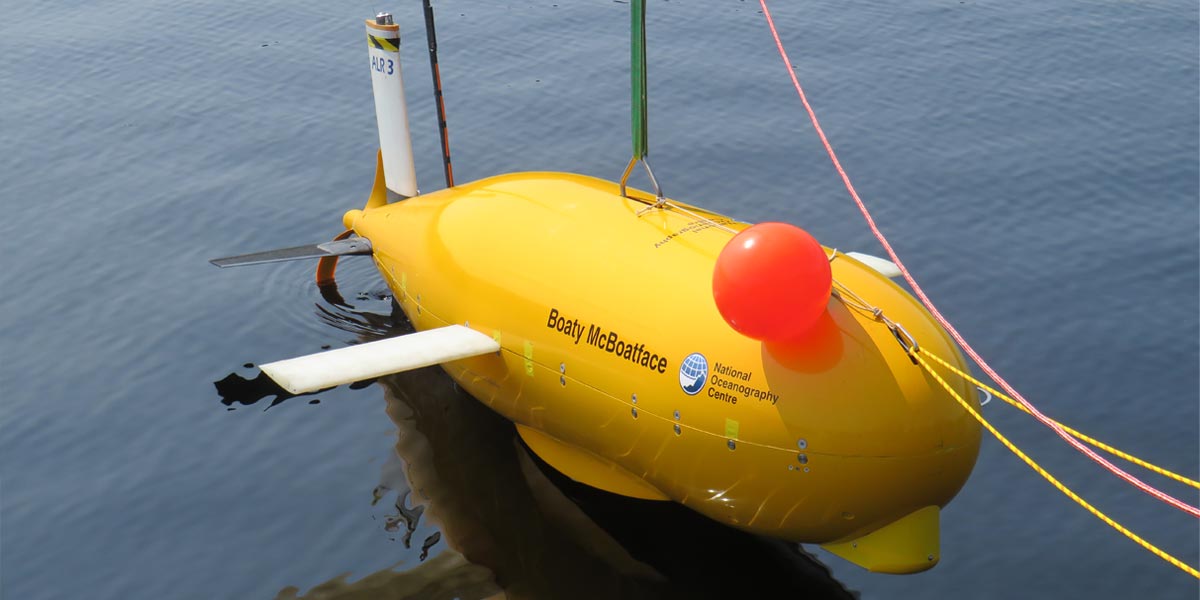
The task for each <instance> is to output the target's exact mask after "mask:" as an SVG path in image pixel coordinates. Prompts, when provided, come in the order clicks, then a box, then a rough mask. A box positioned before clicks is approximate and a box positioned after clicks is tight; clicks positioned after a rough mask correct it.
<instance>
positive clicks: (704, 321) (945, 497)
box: [345, 173, 980, 572]
mask: <svg viewBox="0 0 1200 600" xmlns="http://www.w3.org/2000/svg"><path fill="white" fill-rule="evenodd" d="M373 204H377V203H373ZM676 204H678V203H676ZM680 206H686V205H681V204H680ZM646 208H647V204H646V203H645V202H641V201H637V200H630V199H627V198H622V197H620V196H619V195H618V191H617V185H616V184H615V183H611V182H606V181H601V180H598V179H593V178H589V177H583V176H578V175H569V174H561V173H523V174H512V175H504V176H499V177H493V178H489V179H484V180H481V181H478V182H474V183H470V184H466V185H460V186H458V187H454V188H451V189H447V190H442V191H439V192H435V193H431V194H427V195H424V196H419V197H416V198H411V199H408V200H404V201H402V202H399V203H395V204H388V205H383V206H373V207H372V206H370V205H369V208H368V209H367V210H365V211H351V212H350V213H347V215H346V219H345V220H346V223H347V226H348V227H351V228H352V229H353V230H354V231H355V232H356V233H358V234H359V235H360V236H362V237H365V238H368V239H369V240H370V241H371V243H372V246H373V247H374V256H375V260H376V263H377V266H378V268H379V270H380V272H381V273H382V274H383V276H384V277H385V278H386V280H387V282H388V285H389V286H390V287H391V288H392V290H393V291H394V292H395V296H396V299H397V301H398V302H399V303H400V305H401V307H402V308H403V309H404V311H405V313H406V314H407V315H408V317H409V318H410V319H411V321H412V322H413V324H414V326H415V327H416V328H417V329H418V330H425V329H431V328H436V327H442V326H445V325H449V324H460V325H461V324H467V325H468V326H469V327H471V328H473V329H476V330H478V331H481V332H484V333H486V334H489V335H492V336H493V337H495V338H496V339H497V340H498V341H499V342H500V344H501V348H502V349H501V351H500V352H499V353H497V354H495V355H488V356H482V357H476V358H471V359H465V360H461V361H456V362H453V363H449V364H446V365H445V368H446V371H447V372H448V373H449V374H450V375H451V377H453V378H454V379H455V380H456V381H457V382H458V383H459V384H460V385H462V386H463V387H464V388H465V389H466V390H468V391H469V392H470V393H471V394H472V395H473V396H475V397H476V398H478V399H479V400H480V401H481V402H483V403H485V404H486V405H488V406H489V407H491V408H492V409H493V410H495V411H496V412H498V413H500V414H502V415H503V416H505V417H506V418H508V419H510V420H512V421H513V422H514V423H516V424H517V425H518V430H519V431H520V432H521V434H522V437H523V438H524V439H525V440H526V442H527V443H528V444H529V446H530V447H531V448H532V449H533V450H534V451H535V452H537V453H538V454H539V455H541V456H542V457H543V458H544V459H545V460H547V462H549V463H550V464H551V465H554V466H556V467H557V468H559V469H560V470H562V471H563V472H564V473H566V474H567V475H569V476H571V477H573V478H575V479H578V480H580V481H583V482H585V483H589V484H591V485H595V486H597V487H601V488H604V489H609V490H611V491H615V492H617V493H623V494H626V495H630V496H634V497H641V498H655V499H670V500H673V501H676V502H679V503H681V504H683V505H685V506H688V507H690V508H692V509H694V510H696V511H698V512H700V513H702V514H704V515H707V516H709V517H711V518H713V519H715V520H718V521H720V522H724V523H727V524H729V525H731V526H734V527H738V528H741V529H745V530H748V531H752V532H756V533H762V534H766V535H771V536H775V537H780V538H785V539H789V540H795V541H800V542H810V543H822V544H828V547H829V548H830V549H831V550H833V551H835V552H838V553H839V554H842V555H843V556H846V557H847V558H848V559H850V560H853V561H855V562H857V563H859V564H863V565H864V566H867V567H868V568H872V569H874V570H881V571H889V572H910V571H916V570H923V569H925V568H928V567H929V566H932V565H933V564H935V563H936V562H937V556H936V554H937V552H936V551H937V548H936V546H937V510H938V508H939V507H942V506H945V504H946V503H947V502H949V501H950V500H951V498H953V497H954V495H955V494H956V493H957V492H958V490H959V489H960V488H961V487H962V485H963V484H964V483H965V482H966V479H967V477H968V476H969V474H970V472H971V469H972V468H973V466H974V464H975V459H976V456H977V454H978V450H979V442H980V431H979V427H978V425H977V424H976V423H975V422H974V420H973V419H972V418H971V417H970V416H969V415H967V414H966V413H965V412H963V411H962V410H961V409H960V408H958V407H957V405H956V404H955V402H954V401H953V400H951V399H950V398H949V397H948V396H947V395H946V394H945V392H944V391H942V390H941V388H940V387H939V386H938V384H937V383H936V382H933V381H931V380H930V379H929V378H928V377H927V376H926V375H925V374H924V371H923V370H922V369H920V368H919V367H917V366H915V365H913V363H912V362H911V361H910V359H909V357H908V356H907V354H906V353H905V352H904V350H903V348H902V347H901V346H900V345H899V344H898V343H897V341H896V339H895V338H894V337H893V336H892V334H891V332H890V331H889V330H888V329H887V328H886V327H884V326H882V325H880V324H879V323H878V322H876V321H874V320H873V319H872V318H871V317H870V316H868V315H865V314H864V313H861V312H860V311H855V310H851V309H849V308H847V307H846V306H845V305H843V304H842V303H841V302H840V301H838V300H837V299H831V300H830V302H829V305H828V310H827V312H826V314H825V315H824V316H823V317H822V319H821V320H820V321H819V322H818V324H817V325H816V326H815V327H814V330H813V331H812V332H811V333H810V334H809V335H808V336H807V338H806V339H805V340H804V343H802V344H795V345H792V346H782V347H780V346H776V345H772V344H764V343H762V342H758V341H755V340H752V339H750V338H747V337H745V336H743V335H741V334H739V333H737V332H736V331H734V330H733V329H732V328H730V327H729V326H728V325H727V324H726V322H725V321H724V320H723V319H722V317H721V315H720V314H719V313H718V311H717V308H716V305H715V304H714V301H713V296H712V288H711V285H712V272H713V263H714V261H715V260H716V257H717V255H718V254H719V253H720V251H721V249H722V248H723V247H724V246H725V244H726V242H728V241H729V239H730V238H731V237H732V234H731V233H730V232H729V231H727V230H723V229H722V228H719V227H714V226H712V225H711V224H710V223H709V221H706V220H705V219H710V220H711V221H715V222H717V223H720V224H722V225H724V226H725V227H727V228H729V229H733V230H741V229H744V228H745V227H747V226H748V225H746V224H743V223H738V222H735V221H733V220H732V219H729V218H727V217H722V216H720V215H715V214H712V213H708V212H705V211H701V210H699V209H695V208H693V207H688V210H690V211H693V212H695V213H697V214H702V215H704V217H705V219H697V218H696V217H695V216H690V215H687V214H684V212H681V211H678V210H674V209H651V210H648V211H646V210H645V209H646ZM643 211H645V212H643ZM639 213H641V214H639ZM831 266H832V269H833V276H834V278H835V279H836V280H837V281H838V282H839V283H840V284H842V285H844V286H845V287H847V288H849V289H851V290H853V291H854V292H855V293H856V294H858V295H859V296H861V297H863V298H864V299H866V300H867V301H869V302H870V303H872V304H874V305H876V306H878V307H880V308H882V309H883V310H884V312H885V314H886V315H887V316H888V317H890V318H891V319H892V320H894V321H896V322H899V323H901V324H903V326H904V327H905V329H907V330H908V331H909V332H910V333H911V334H912V337H913V338H915V339H916V340H917V341H919V343H920V344H921V345H922V346H925V347H928V348H929V349H931V350H932V351H934V352H935V353H936V354H938V355H940V356H950V357H955V358H957V360H958V363H959V364H962V359H961V356H960V355H959V353H958V350H957V348H956V347H955V346H954V344H953V343H952V342H951V341H950V340H949V339H948V337H947V336H946V334H945V333H944V332H943V331H942V330H941V328H940V327H938V326H937V325H936V324H935V323H934V322H933V321H932V319H931V318H930V317H929V315H928V314H927V313H926V312H925V310H924V309H923V308H922V307H921V306H920V305H919V304H918V303H917V302H916V301H915V300H913V299H912V298H911V297H910V296H909V295H908V294H907V293H905V292H904V291H903V290H902V289H900V288H899V287H898V286H896V285H895V284H894V283H892V282H891V281H890V280H888V279H887V278H885V277H883V276H882V275H880V274H878V273H876V272H875V271H873V270H871V269H869V268H867V267H865V266H864V265H862V264H861V263H858V262H857V261H854V260H853V259H849V258H845V257H840V258H838V259H836V260H834V261H833V263H832V265H831ZM696 354H698V355H700V356H702V357H703V361H700V360H698V359H696V358H694V357H693V358H692V359H691V361H690V362H689V368H688V369H684V370H683V371H684V372H682V373H681V366H682V365H683V362H684V361H685V359H687V358H688V357H690V356H693V355H696ZM700 362H703V363H704V368H703V369H700V367H699V364H700ZM701 371H702V375H703V376H702V378H700V379H697V378H696V374H697V373H698V372H701ZM685 386H686V387H685ZM959 391H960V393H962V394H963V395H965V396H968V397H973V396H974V395H973V394H971V393H970V392H971V390H970V389H968V388H967V387H966V386H965V385H962V386H961V389H960V390H959ZM907 531H915V532H917V533H903V532H907ZM896 532H901V533H896ZM931 535H932V537H930V536H931ZM889 536H890V537H889ZM897 536H899V539H900V540H901V541H899V542H897V541H896V538H897ZM872 540H884V541H880V542H876V543H875V544H874V546H876V547H877V548H876V551H872V550H871V547H872V544H871V543H870V542H871V541H872ZM931 540H932V541H931ZM859 541H862V542H863V544H859V543H858V542H859ZM840 542H845V544H844V545H839V543H840ZM931 544H932V546H931ZM860 545H861V546H864V547H863V548H860V547H859V546H860ZM863 552H866V553H867V555H865V556H860V555H859V554H862V553H863ZM856 553H857V554H856Z"/></svg>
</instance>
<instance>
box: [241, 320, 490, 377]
mask: <svg viewBox="0 0 1200 600" xmlns="http://www.w3.org/2000/svg"><path fill="white" fill-rule="evenodd" d="M499 350H500V344H499V343H498V342H497V341H496V340H494V339H492V338H491V337H488V336H486V335H484V334H482V333H479V332H478V331H475V330H474V329H471V328H469V327H464V326H462V325H451V326H449V327H440V328H438V329H430V330H428V331H420V332H417V333H410V334H408V335H402V336H400V337H394V338H388V339H385V340H379V341H377V342H368V343H366V344H359V345H357V346H350V347H347V348H338V349H337V350H329V351H327V352H318V353H316V354H309V355H307V356H299V357H296V358H289V359H287V360H280V361H276V362H273V363H269V364H265V365H261V366H260V367H259V368H261V369H262V372H263V373H266V374H267V376H268V377H270V378H271V379H273V380H275V383H278V384H279V385H280V386H282V387H283V389H285V390H287V391H289V392H291V393H293V394H304V393H307V392H313V391H316V390H320V389H325V388H329V387H333V386H335V385H342V384H344V383H352V382H355V381H362V380H364V379H371V378H373V377H381V376H383V375H390V374H392V373H400V372H402V371H411V370H412V369H419V368H421V367H428V366H430V365H436V364H438V363H443V362H449V361H452V360H459V359H462V358H469V357H472V356H479V355H481V354H488V353H490V352H497V351H499Z"/></svg>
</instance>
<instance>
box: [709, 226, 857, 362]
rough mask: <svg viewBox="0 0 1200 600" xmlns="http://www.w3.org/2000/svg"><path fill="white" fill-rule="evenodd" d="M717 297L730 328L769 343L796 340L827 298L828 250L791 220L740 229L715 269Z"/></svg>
mask: <svg viewBox="0 0 1200 600" xmlns="http://www.w3.org/2000/svg"><path fill="white" fill-rule="evenodd" d="M712 287H713V300H715V301H716V303H717V310H718V311H720V313H721V316H722V317H723V318H724V319H725V322H726V323H729V326H730V327H732V328H734V330H736V331H738V332H739V333H741V334H742V335H745V336H747V337H749V338H753V339H756V340H760V341H765V342H787V341H793V340H796V339H798V338H799V337H800V336H801V335H803V334H804V333H805V332H807V331H808V330H809V328H811V327H812V325H813V324H814V323H816V322H817V319H818V318H820V316H821V314H822V313H824V312H825V308H826V305H827V304H828V302H829V293H830V291H831V290H832V289H833V274H832V271H831V270H830V267H829V258H828V257H827V256H826V255H825V250H824V248H822V247H821V244H820V243H818V242H817V240H816V239H814V238H813V236H811V235H809V234H808V232H806V231H804V230H803V229H800V228H799V227H796V226H795V225H790V224H788V223H770V222H769V223H759V224H757V225H753V226H751V227H748V228H746V229H744V230H743V231H742V232H740V233H738V234H737V235H736V236H734V237H733V239H731V240H729V243H728V244H726V245H725V247H724V248H723V249H722V250H721V254H720V255H719V256H717V261H716V265H715V266H714V267H713V283H712Z"/></svg>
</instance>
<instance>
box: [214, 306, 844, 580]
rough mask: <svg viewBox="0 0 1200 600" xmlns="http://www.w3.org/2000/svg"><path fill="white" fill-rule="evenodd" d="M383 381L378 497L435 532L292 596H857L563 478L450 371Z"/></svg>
mask: <svg viewBox="0 0 1200 600" xmlns="http://www.w3.org/2000/svg"><path fill="white" fill-rule="evenodd" d="M392 306H393V307H395V304H394V303H393V304H392ZM319 308H320V310H321V313H320V314H322V315H323V318H325V319H327V321H328V322H330V323H331V324H336V325H337V326H338V327H339V328H342V329H346V330H348V331H353V332H354V333H356V334H359V335H360V336H362V337H363V338H364V341H366V340H369V339H374V338H378V337H386V336H389V335H401V334H404V333H408V332H410V331H411V325H409V324H408V322H407V320H405V319H404V318H403V317H402V315H400V314H399V312H398V310H396V309H394V308H393V311H392V314H390V315H386V316H384V315H378V314H371V313H351V312H348V311H347V310H346V308H344V307H337V306H334V307H332V309H326V308H324V307H319ZM376 383H379V384H380V385H381V386H382V387H383V390H384V396H385V398H386V401H387V406H386V412H387V415H388V417H389V418H390V419H391V420H392V422H393V423H395V425H396V428H397V430H398V431H397V441H396V446H395V454H394V455H392V456H391V457H390V458H389V460H388V461H387V462H386V463H385V464H384V466H383V468H382V472H381V476H380V481H379V484H378V485H377V486H375V488H374V489H373V490H372V492H371V496H370V503H371V504H376V503H379V502H382V501H390V502H394V506H395V511H396V512H395V513H394V514H393V515H389V516H388V518H387V520H386V521H385V524H384V527H385V529H387V530H388V531H393V532H401V531H403V533H402V534H401V536H400V538H401V541H402V542H403V543H404V546H405V548H411V547H412V546H413V545H414V544H415V540H414V539H413V535H414V533H415V532H416V531H417V529H418V526H419V525H420V526H423V527H424V528H425V530H428V529H429V528H433V529H434V530H435V531H434V533H433V534H431V535H430V536H428V537H426V538H425V539H424V540H422V542H421V544H420V557H419V561H420V562H419V564H416V565H415V566H413V564H412V561H411V560H409V561H405V560H400V561H398V562H397V563H396V564H395V565H393V566H392V567H391V568H388V569H384V570H382V571H379V572H376V573H373V574H371V575H368V576H366V577H363V578H362V579H359V580H357V581H354V582H348V581H347V580H346V579H347V576H346V575H342V576H338V577H336V578H333V579H331V580H329V581H326V582H325V583H322V584H320V585H318V586H316V587H314V588H312V589H311V590H308V591H307V592H306V593H303V594H301V593H300V590H297V589H296V588H294V587H288V588H285V589H283V590H281V591H280V592H279V596H278V598H281V599H291V598H305V599H309V600H314V599H332V598H337V599H343V600H344V599H353V598H364V599H365V598H396V599H400V598H413V599H416V598H430V599H439V598H446V599H449V598H463V599H469V598H721V599H723V600H727V599H729V598H742V597H762V596H767V597H774V596H781V597H782V596H784V595H786V596H787V597H792V598H805V597H808V598H853V597H855V596H856V595H855V594H853V593H851V592H848V591H847V590H846V589H845V588H844V587H843V586H842V585H841V584H840V583H839V582H837V581H836V580H834V579H833V578H832V576H831V575H830V573H829V570H828V569H827V568H826V567H825V566H824V565H822V564H820V563H819V562H817V561H816V560H815V559H814V558H813V557H811V556H809V555H808V554H806V553H804V552H803V550H801V549H800V548H799V547H798V546H797V545H795V544H792V543H788V542H783V541H780V540H774V539H769V538H763V537H759V536H754V535H750V534H747V533H744V532H740V531H737V530H734V529H730V528H727V527H724V526H722V525H720V524H718V523H716V522H714V521H711V520H709V519H707V518H704V517H702V516H700V515H699V514H697V513H694V512H692V511H690V510H688V509H686V508H684V507H682V506H681V505H679V504H676V503H673V502H652V501H641V500H634V499H630V498H625V497H620V496H615V495H612V494H609V493H606V492H602V491H599V490H596V489H593V488H590V487H588V486H585V485H582V484H579V483H576V482H574V481H572V480H570V479H569V478H567V477H565V476H563V475H561V474H559V473H558V472H556V471H554V469H553V468H551V467H549V466H548V465H546V464H544V463H543V462H542V461H541V460H540V459H538V458H537V457H536V456H534V455H533V454H532V453H531V452H528V450H527V449H526V448H525V447H524V446H523V445H522V443H521V442H520V441H519V438H518V437H517V435H516V431H515V429H514V427H513V426H512V424H511V423H509V422H508V421H507V420H506V419H504V418H503V417H500V416H499V415H497V414H495V413H493V412H492V411H490V410H489V409H488V408H486V407H485V406H483V405H482V404H481V403H479V402H477V401H475V399H474V398H472V397H471V396H469V395H468V394H466V393H465V392H463V391H462V390H460V389H459V388H458V386H456V385H455V384H454V383H453V381H451V380H450V379H449V377H447V376H446V375H445V373H443V372H442V371H441V370H440V369H439V368H437V367H430V368H425V369H420V370H417V371H411V372H408V373H400V374H397V375H392V376H388V377H383V378H381V379H379V380H378V381H376ZM357 385H359V386H361V385H367V383H363V384H357ZM217 387H218V391H219V393H220V394H221V396H222V402H223V403H224V404H226V405H227V406H231V405H233V404H241V405H250V404H255V403H256V402H259V401H261V400H263V399H265V398H268V397H272V396H273V397H274V400H272V403H271V405H272V406H273V405H276V404H279V403H280V402H283V401H285V400H287V399H288V398H289V397H290V396H288V395H287V393H286V392H284V391H283V390H281V389H279V388H278V386H275V385H274V384H273V383H271V382H270V381H269V380H268V379H266V378H265V377H262V376H260V377H257V378H255V379H253V380H247V379H245V378H242V377H240V376H238V375H236V374H231V375H230V376H229V377H226V378H225V379H223V380H222V381H220V382H217ZM366 500H367V499H366V498H364V503H366ZM418 539H419V538H418ZM400 569H403V570H400Z"/></svg>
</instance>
